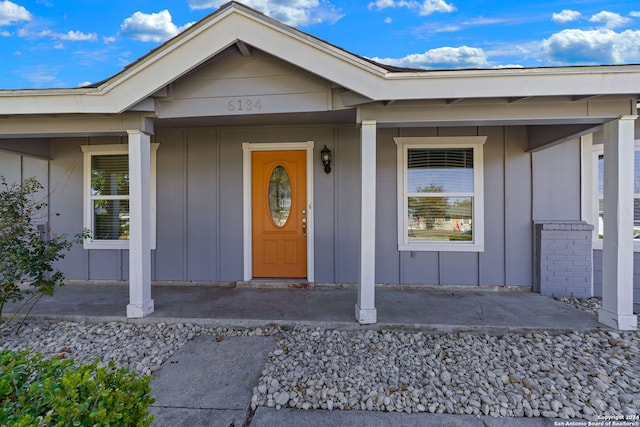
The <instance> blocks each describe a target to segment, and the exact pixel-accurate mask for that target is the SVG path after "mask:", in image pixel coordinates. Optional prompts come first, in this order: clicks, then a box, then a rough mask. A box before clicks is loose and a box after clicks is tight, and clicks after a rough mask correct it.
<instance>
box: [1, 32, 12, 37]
mask: <svg viewBox="0 0 640 427" xmlns="http://www.w3.org/2000/svg"><path fill="white" fill-rule="evenodd" d="M10 36H11V33H10V32H9V31H0V37H10Z"/></svg>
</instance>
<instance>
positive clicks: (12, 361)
mask: <svg viewBox="0 0 640 427" xmlns="http://www.w3.org/2000/svg"><path fill="white" fill-rule="evenodd" d="M150 381H151V376H148V375H147V376H144V377H138V376H137V375H136V373H135V372H129V371H127V370H126V369H125V368H120V369H116V368H115V367H114V364H113V362H110V363H109V366H108V367H100V366H98V360H96V361H94V362H93V363H90V364H83V365H77V364H76V363H75V362H74V361H73V360H71V359H57V358H51V359H49V358H45V357H43V356H42V355H41V354H39V353H35V354H33V355H31V354H30V353H29V351H28V350H26V351H22V352H19V353H16V352H12V351H9V350H3V351H1V352H0V426H15V427H26V426H64V427H66V426H148V425H149V424H151V422H152V421H153V418H154V416H153V415H150V414H149V413H148V410H147V409H148V407H149V405H151V404H152V403H153V401H154V400H153V398H152V397H151V394H150V393H151V388H150V386H149V382H150Z"/></svg>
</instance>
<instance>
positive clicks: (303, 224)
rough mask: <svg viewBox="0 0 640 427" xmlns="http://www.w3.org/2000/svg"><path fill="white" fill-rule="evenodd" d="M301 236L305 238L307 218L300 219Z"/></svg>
mask: <svg viewBox="0 0 640 427" xmlns="http://www.w3.org/2000/svg"><path fill="white" fill-rule="evenodd" d="M302 235H303V236H304V237H307V218H302Z"/></svg>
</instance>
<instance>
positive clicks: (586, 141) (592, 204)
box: [582, 137, 640, 252]
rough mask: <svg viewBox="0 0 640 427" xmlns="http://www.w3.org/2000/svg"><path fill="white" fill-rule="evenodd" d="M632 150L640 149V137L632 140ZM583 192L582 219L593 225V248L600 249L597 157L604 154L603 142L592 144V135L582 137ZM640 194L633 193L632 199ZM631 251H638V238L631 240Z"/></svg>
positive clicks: (639, 249)
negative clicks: (584, 190)
mask: <svg viewBox="0 0 640 427" xmlns="http://www.w3.org/2000/svg"><path fill="white" fill-rule="evenodd" d="M634 151H640V139H636V140H635V141H634ZM582 152H583V155H582V159H583V160H582V163H583V165H582V167H583V171H584V172H583V185H584V188H585V189H586V191H588V194H585V192H583V206H582V220H583V221H586V222H587V223H589V224H592V225H593V234H592V237H593V239H592V240H593V249H598V250H602V239H600V238H599V237H598V231H599V226H598V221H599V220H600V212H599V208H600V206H599V202H598V157H599V156H600V155H604V144H593V142H592V137H590V138H585V137H582ZM639 197H640V195H638V194H634V199H636V198H639ZM633 251H634V252H640V240H638V239H634V240H633Z"/></svg>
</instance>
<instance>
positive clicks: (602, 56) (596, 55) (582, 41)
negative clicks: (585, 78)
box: [540, 28, 640, 64]
mask: <svg viewBox="0 0 640 427" xmlns="http://www.w3.org/2000/svg"><path fill="white" fill-rule="evenodd" d="M540 47H541V50H542V52H543V55H544V56H545V58H544V59H543V60H544V61H551V62H554V63H559V64H627V63H638V62H640V30H638V31H632V30H626V31H623V32H621V33H617V32H615V31H613V30H611V29H608V28H603V29H600V30H590V31H585V30H563V31H561V32H559V33H556V34H554V35H552V36H551V37H549V38H548V39H546V40H543V41H542V43H541V45H540Z"/></svg>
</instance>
